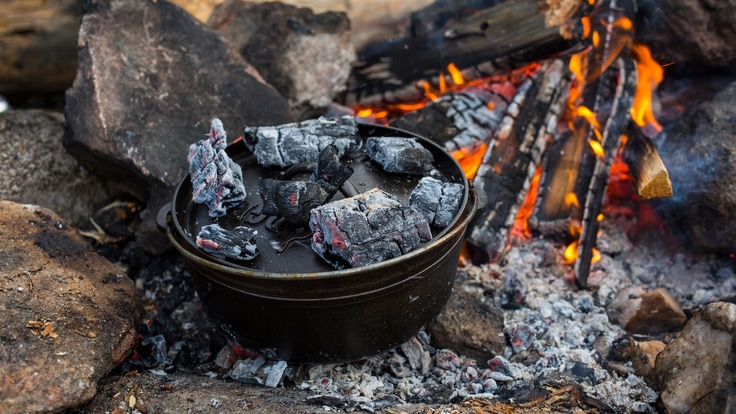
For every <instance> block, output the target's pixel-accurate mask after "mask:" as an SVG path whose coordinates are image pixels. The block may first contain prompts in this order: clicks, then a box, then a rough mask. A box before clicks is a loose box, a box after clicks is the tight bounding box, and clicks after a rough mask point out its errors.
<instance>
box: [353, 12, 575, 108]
mask: <svg viewBox="0 0 736 414" xmlns="http://www.w3.org/2000/svg"><path fill="white" fill-rule="evenodd" d="M545 9H546V5H545V3H544V1H541V0H520V1H507V2H503V3H501V4H498V5H496V6H494V7H490V8H487V9H484V10H482V11H480V12H478V13H476V14H474V15H472V16H470V17H469V18H467V19H464V20H462V21H452V22H449V23H448V24H447V25H446V26H445V27H443V28H442V29H441V30H437V31H436V32H433V33H429V34H428V35H426V36H420V37H415V38H409V39H405V40H401V41H398V42H395V43H393V44H391V45H389V46H388V47H387V48H384V49H383V50H377V51H374V52H373V53H372V54H371V55H370V56H366V55H362V56H360V57H359V58H360V61H359V62H358V63H356V65H355V70H354V75H353V79H352V80H351V85H350V86H349V87H348V95H347V97H346V101H347V103H348V104H351V105H352V104H358V103H360V104H367V105H376V104H379V103H382V102H383V103H385V102H396V101H400V100H406V99H407V98H411V97H412V96H414V95H416V94H417V92H421V88H419V89H417V87H416V85H414V84H413V82H415V81H417V80H423V79H424V80H426V79H429V80H431V79H436V78H437V77H438V75H439V74H440V72H441V71H443V70H444V69H445V68H446V67H447V65H448V64H450V63H454V64H455V65H456V66H457V67H458V68H460V69H461V70H467V69H469V68H473V69H474V70H476V71H478V72H479V73H480V74H482V75H484V76H490V75H494V74H498V73H499V72H504V73H508V72H509V71H510V70H513V69H517V68H520V67H523V66H525V65H528V64H530V63H532V62H538V61H541V60H548V59H551V58H553V57H555V56H557V55H559V54H561V53H563V52H565V51H568V50H570V49H571V48H575V47H576V46H578V45H579V42H578V41H577V40H574V39H567V38H565V37H564V36H563V35H562V34H561V27H560V26H548V25H547V24H546V19H547V15H546V12H545Z"/></svg>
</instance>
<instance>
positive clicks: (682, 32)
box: [636, 0, 736, 73]
mask: <svg viewBox="0 0 736 414" xmlns="http://www.w3.org/2000/svg"><path fill="white" fill-rule="evenodd" d="M639 7H640V9H641V10H640V12H639V16H641V18H642V19H643V20H644V21H643V22H642V23H643V24H639V25H637V26H636V29H637V34H638V37H639V39H638V40H639V41H641V42H643V43H645V44H646V45H648V46H650V47H651V49H652V53H653V55H654V58H655V59H657V60H658V61H659V62H660V63H662V64H665V63H666V64H668V70H674V71H680V72H686V73H687V72H703V71H704V70H705V71H707V70H714V69H720V70H723V69H728V70H729V71H731V72H732V73H736V61H735V60H734V59H733V57H734V56H736V26H734V21H736V1H735V0H725V1H724V0H674V1H664V2H663V1H659V0H643V1H640V2H639Z"/></svg>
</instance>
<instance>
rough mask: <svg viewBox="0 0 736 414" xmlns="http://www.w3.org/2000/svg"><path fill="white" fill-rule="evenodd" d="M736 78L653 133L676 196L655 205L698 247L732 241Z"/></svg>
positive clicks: (735, 238)
mask: <svg viewBox="0 0 736 414" xmlns="http://www.w3.org/2000/svg"><path fill="white" fill-rule="evenodd" d="M734 101H736V82H732V83H730V84H729V85H728V86H726V87H725V88H724V89H723V90H722V91H721V92H719V93H718V94H717V95H716V96H715V97H713V99H711V100H709V101H706V102H703V103H701V104H700V105H698V106H696V107H695V108H693V110H691V111H689V112H688V113H687V114H685V116H683V117H681V118H680V121H679V122H677V123H675V124H674V125H672V126H671V127H668V128H666V129H665V132H663V133H662V134H660V135H659V137H658V138H657V141H659V142H658V148H659V151H660V153H661V155H662V159H663V160H664V162H665V165H666V166H667V169H668V171H669V174H670V179H671V180H672V188H673V191H674V195H673V196H672V197H669V198H667V199H662V200H659V201H657V202H656V205H657V209H658V211H659V212H660V213H661V215H662V218H664V219H665V220H666V221H667V222H668V223H669V224H670V225H671V226H672V228H673V229H679V230H680V232H681V235H682V236H683V241H686V242H687V243H689V244H690V245H691V246H692V247H693V248H694V249H696V250H700V251H707V252H714V253H725V254H730V253H733V252H734V246H736V164H735V163H734V162H733V160H734V159H736V106H734V105H733V102H734Z"/></svg>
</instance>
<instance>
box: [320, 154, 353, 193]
mask: <svg viewBox="0 0 736 414" xmlns="http://www.w3.org/2000/svg"><path fill="white" fill-rule="evenodd" d="M351 175H353V168H352V167H350V166H349V165H346V164H343V163H342V162H340V157H339V156H338V149H337V147H336V146H334V145H328V146H327V147H325V149H323V150H322V151H320V153H319V160H318V161H317V169H315V170H314V172H313V173H312V176H311V177H310V180H311V181H313V182H315V183H317V184H319V186H320V187H322V188H323V189H324V190H325V191H326V192H327V200H329V199H330V198H332V196H334V195H335V193H337V191H338V190H339V189H340V187H341V186H342V185H343V183H345V181H347V180H348V178H350V176H351Z"/></svg>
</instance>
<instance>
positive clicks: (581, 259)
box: [574, 57, 637, 287]
mask: <svg viewBox="0 0 736 414" xmlns="http://www.w3.org/2000/svg"><path fill="white" fill-rule="evenodd" d="M609 71H610V72H615V73H617V79H616V80H617V85H616V88H615V93H614V96H613V103H612V105H611V111H610V115H609V116H608V120H607V122H606V125H605V127H604V128H603V131H602V137H601V140H600V145H601V149H602V154H597V157H596V161H595V166H594V168H593V175H592V177H591V180H590V184H589V186H588V192H587V195H586V197H585V208H584V210H583V219H582V221H581V232H580V238H579V239H578V243H577V246H578V256H577V259H576V261H575V267H574V270H575V282H576V283H577V284H578V285H579V286H581V287H582V286H586V284H587V281H588V274H589V273H590V265H591V263H592V260H593V255H594V247H595V244H596V239H597V238H598V230H599V228H600V219H601V217H600V213H601V210H602V208H603V196H604V195H605V192H606V186H607V185H608V175H609V173H610V171H611V164H613V159H614V158H615V154H616V149H617V148H619V146H620V145H621V136H622V134H623V133H624V131H625V130H626V127H627V126H628V125H629V121H630V120H631V115H630V113H631V112H630V111H631V106H632V104H633V103H634V93H635V92H636V81H637V73H636V63H635V62H634V61H633V59H631V58H629V57H620V58H619V59H617V60H616V62H615V64H614V65H612V66H611V67H610V68H609V69H608V70H606V72H604V76H605V75H606V73H607V72H609Z"/></svg>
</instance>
